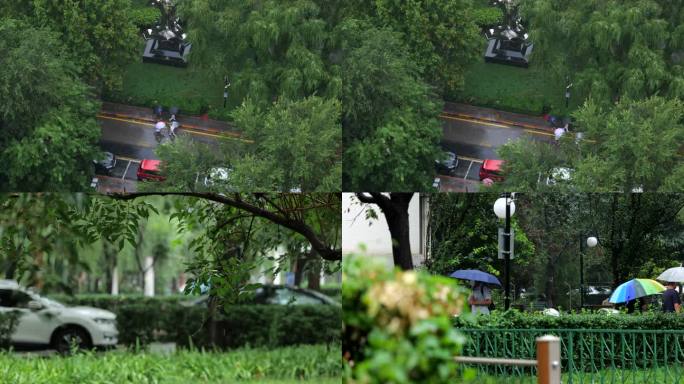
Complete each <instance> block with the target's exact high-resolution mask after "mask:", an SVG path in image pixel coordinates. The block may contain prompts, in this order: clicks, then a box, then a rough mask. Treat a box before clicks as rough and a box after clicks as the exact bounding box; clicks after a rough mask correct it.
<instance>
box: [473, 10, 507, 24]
mask: <svg viewBox="0 0 684 384" xmlns="http://www.w3.org/2000/svg"><path fill="white" fill-rule="evenodd" d="M503 16H504V15H503V11H501V8H498V7H496V8H495V7H487V8H475V9H473V18H474V20H475V23H476V24H477V25H478V26H480V27H482V28H487V27H489V26H492V25H498V24H501V23H502V22H503Z"/></svg>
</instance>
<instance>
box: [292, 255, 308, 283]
mask: <svg viewBox="0 0 684 384" xmlns="http://www.w3.org/2000/svg"><path fill="white" fill-rule="evenodd" d="M306 263H307V260H306V256H304V255H298V256H297V258H296V259H295V260H294V263H293V268H292V269H293V270H294V277H295V278H294V285H295V287H299V286H301V284H302V280H303V277H304V269H305V268H306Z"/></svg>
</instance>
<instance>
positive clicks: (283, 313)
mask: <svg viewBox="0 0 684 384" xmlns="http://www.w3.org/2000/svg"><path fill="white" fill-rule="evenodd" d="M52 297H53V298H55V299H56V300H59V301H62V302H63V303H65V304H68V305H85V306H92V307H97V308H102V309H106V310H109V311H112V312H114V313H116V315H117V323H118V328H119V342H120V343H122V344H124V345H128V346H134V345H136V343H139V344H141V345H145V344H148V343H150V342H175V343H177V344H179V345H184V346H185V345H190V344H192V345H195V346H207V345H208V343H209V336H208V329H207V327H206V324H205V323H206V322H207V316H208V311H207V308H206V307H204V306H185V305H181V304H180V303H179V302H181V301H188V300H189V298H188V297H185V296H169V297H164V296H160V297H143V296H125V295H124V296H109V295H79V296H71V297H69V296H57V295H53V296H52ZM341 312H342V310H341V309H340V308H339V307H335V306H328V305H311V306H308V305H293V306H279V305H235V306H228V307H226V310H225V313H223V314H220V315H219V316H217V327H218V328H219V330H220V333H221V334H222V338H221V340H220V342H219V343H218V344H219V346H222V347H227V348H237V347H242V346H245V345H251V346H255V347H257V346H269V347H276V346H286V345H298V344H322V343H333V342H339V341H340V328H341V323H342V319H341Z"/></svg>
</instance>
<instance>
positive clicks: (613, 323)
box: [454, 310, 684, 330]
mask: <svg viewBox="0 0 684 384" xmlns="http://www.w3.org/2000/svg"><path fill="white" fill-rule="evenodd" d="M454 325H455V326H456V327H457V328H498V329H652V330H666V329H678V330H684V317H682V316H675V315H672V314H663V313H661V312H647V313H644V314H633V315H627V314H624V313H621V314H614V315H608V314H602V313H580V314H564V315H561V316H559V317H554V316H545V315H542V314H539V313H524V312H520V311H517V310H510V311H506V312H501V311H494V312H492V314H491V315H488V316H487V315H480V316H477V317H470V316H465V317H458V318H455V319H454Z"/></svg>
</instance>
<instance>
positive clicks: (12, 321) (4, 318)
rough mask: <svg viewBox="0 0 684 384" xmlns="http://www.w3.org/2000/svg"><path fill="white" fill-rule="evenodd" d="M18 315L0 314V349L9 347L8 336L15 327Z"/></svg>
mask: <svg viewBox="0 0 684 384" xmlns="http://www.w3.org/2000/svg"><path fill="white" fill-rule="evenodd" d="M17 318H18V315H17V314H16V313H14V312H8V313H0V347H6V346H8V345H9V340H10V336H12V332H14V328H15V327H16V326H17Z"/></svg>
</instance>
